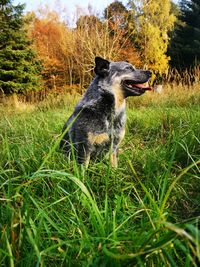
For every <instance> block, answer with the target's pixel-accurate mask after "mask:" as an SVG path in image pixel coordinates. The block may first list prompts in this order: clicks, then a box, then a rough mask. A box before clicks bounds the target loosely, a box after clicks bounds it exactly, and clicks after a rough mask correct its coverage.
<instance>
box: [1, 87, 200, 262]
mask: <svg viewBox="0 0 200 267" xmlns="http://www.w3.org/2000/svg"><path fill="white" fill-rule="evenodd" d="M171 92H172V93H167V94H163V95H157V94H155V95H153V94H152V95H148V96H143V97H140V98H134V99H131V100H129V102H128V110H127V115H128V121H127V129H126V138H125V140H124V141H123V143H122V146H121V151H120V155H119V167H118V169H116V170H115V169H112V168H111V167H110V165H109V164H108V162H106V161H104V162H94V163H90V165H89V168H88V169H87V170H85V169H84V168H81V167H79V166H77V165H76V164H75V162H67V161H66V160H65V159H64V157H63V155H62V154H61V153H60V151H59V149H58V143H59V136H60V132H61V128H62V126H63V124H64V122H65V120H66V119H67V117H68V115H69V114H70V112H71V111H72V108H73V106H74V104H75V102H76V101H77V97H67V96H65V98H64V99H63V97H60V98H58V99H56V98H55V97H54V98H52V99H49V100H48V101H46V102H43V103H40V104H38V105H34V106H33V105H25V107H24V108H23V109H24V110H23V111H22V110H14V109H12V108H10V107H8V106H7V107H5V106H2V107H1V108H0V111H1V112H0V266H26V267H27V266H31V267H32V266H98V267H99V266H102V267H103V266H109V267H112V266H113V267H116V266H156V267H157V266H158V267H159V266H177V267H182V266H188V267H189V266H199V264H200V231H199V229H200V222H199V219H200V181H199V179H200V108H199V104H200V92H199V91H198V92H197V91H190V92H188V91H186V90H185V91H173V90H172V91H171ZM61 99H62V101H61Z"/></svg>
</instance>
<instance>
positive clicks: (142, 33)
mask: <svg viewBox="0 0 200 267" xmlns="http://www.w3.org/2000/svg"><path fill="white" fill-rule="evenodd" d="M136 1H137V0H135V1H134V0H133V1H130V2H129V5H131V6H134V7H137V9H136V11H135V12H134V13H136V14H135V17H136V19H137V22H136V23H135V25H136V38H135V41H136V43H137V47H138V48H139V50H140V51H141V56H142V61H143V62H144V65H145V66H146V67H147V68H151V69H152V70H154V71H155V72H158V73H163V72H165V71H166V70H167V68H168V61H169V57H168V56H167V55H166V52H167V47H168V44H169V36H168V32H169V31H170V30H171V29H172V28H173V25H174V21H175V16H174V15H173V14H172V13H171V12H170V9H171V2H170V0H139V1H137V4H135V2H136Z"/></svg>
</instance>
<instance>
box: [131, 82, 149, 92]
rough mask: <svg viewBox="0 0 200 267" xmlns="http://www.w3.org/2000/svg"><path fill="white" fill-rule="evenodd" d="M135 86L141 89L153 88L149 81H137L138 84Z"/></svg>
mask: <svg viewBox="0 0 200 267" xmlns="http://www.w3.org/2000/svg"><path fill="white" fill-rule="evenodd" d="M134 86H135V87H137V88H141V89H144V90H149V91H150V90H152V89H151V87H149V84H148V82H146V83H137V84H134Z"/></svg>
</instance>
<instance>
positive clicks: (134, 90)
mask: <svg viewBox="0 0 200 267" xmlns="http://www.w3.org/2000/svg"><path fill="white" fill-rule="evenodd" d="M122 86H123V88H124V95H125V97H128V96H139V95H142V94H144V93H145V92H146V91H151V90H152V89H151V87H150V86H149V84H148V82H145V83H135V82H134V81H133V80H124V81H123V82H122Z"/></svg>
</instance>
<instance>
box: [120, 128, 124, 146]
mask: <svg viewBox="0 0 200 267" xmlns="http://www.w3.org/2000/svg"><path fill="white" fill-rule="evenodd" d="M124 136H125V128H124V129H123V130H122V131H121V133H120V135H119V138H120V140H119V144H120V143H121V142H122V140H123V139H124Z"/></svg>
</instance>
